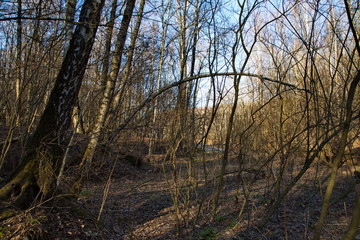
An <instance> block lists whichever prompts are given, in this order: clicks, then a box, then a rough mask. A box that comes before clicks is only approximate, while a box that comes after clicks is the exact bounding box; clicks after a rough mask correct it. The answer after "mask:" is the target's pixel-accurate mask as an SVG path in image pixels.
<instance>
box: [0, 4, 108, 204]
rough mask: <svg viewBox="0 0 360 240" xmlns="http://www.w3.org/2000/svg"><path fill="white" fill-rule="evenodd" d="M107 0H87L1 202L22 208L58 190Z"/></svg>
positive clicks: (0, 190) (1, 190)
mask: <svg viewBox="0 0 360 240" xmlns="http://www.w3.org/2000/svg"><path fill="white" fill-rule="evenodd" d="M103 4H104V0H86V1H85V2H84V4H83V7H82V10H81V13H80V22H82V23H83V24H79V25H78V26H77V27H76V30H75V33H74V36H73V38H72V40H71V41H70V45H69V51H68V52H67V53H66V56H65V58H64V60H63V63H62V66H61V68H60V71H59V73H58V76H57V79H56V82H55V86H54V88H53V90H52V92H51V95H50V98H49V100H48V102H47V105H46V108H45V110H44V112H43V114H42V116H41V118H40V122H39V124H38V126H37V128H36V130H35V132H34V134H33V136H32V137H31V138H30V139H29V141H28V143H27V145H26V154H25V156H24V158H23V159H22V163H21V165H20V167H19V168H18V169H17V171H16V172H15V173H14V174H13V175H12V176H11V178H10V180H8V181H7V183H6V184H5V185H4V186H3V187H2V188H1V189H0V199H3V200H4V199H6V200H10V199H11V201H12V202H13V204H14V205H16V206H18V207H22V208H26V207H29V206H30V204H31V203H32V202H33V201H34V200H35V198H36V197H37V196H41V198H45V199H46V198H48V197H50V196H52V195H53V193H54V192H55V190H56V189H55V187H56V176H57V174H58V171H59V168H60V165H61V156H62V155H63V149H64V147H65V146H67V143H68V138H67V130H68V128H69V126H70V124H71V114H72V110H73V106H74V103H75V100H76V97H77V95H78V93H79V89H80V86H81V82H82V79H83V76H84V73H85V69H86V65H87V62H88V59H89V56H90V52H91V49H92V46H93V43H94V39H95V34H96V31H97V26H98V24H99V21H100V15H101V9H102V6H103Z"/></svg>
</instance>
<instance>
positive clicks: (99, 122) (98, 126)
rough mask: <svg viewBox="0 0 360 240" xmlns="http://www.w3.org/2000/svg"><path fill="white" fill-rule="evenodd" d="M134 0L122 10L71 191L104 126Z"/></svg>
mask: <svg viewBox="0 0 360 240" xmlns="http://www.w3.org/2000/svg"><path fill="white" fill-rule="evenodd" d="M135 2H136V0H128V2H127V4H126V8H125V10H124V16H123V18H122V21H121V26H120V30H119V35H118V39H117V43H116V47H115V53H114V56H113V58H112V61H111V71H110V74H109V76H108V78H107V81H106V87H105V92H104V95H103V98H102V101H101V105H100V109H99V112H98V115H97V119H96V123H95V126H94V128H93V131H92V134H91V137H90V141H89V143H88V145H87V148H86V150H85V153H84V156H83V159H82V162H81V165H80V171H81V176H80V178H79V179H78V180H77V181H76V183H75V184H74V186H73V187H72V191H73V192H75V193H77V192H79V191H80V190H81V188H82V184H83V181H84V177H85V176H86V175H87V173H88V171H89V169H90V165H91V162H92V158H93V155H94V152H95V148H96V146H97V143H98V141H99V137H100V134H101V130H102V128H103V127H104V123H105V120H106V116H107V114H108V111H109V108H110V104H111V100H112V95H113V93H114V87H115V83H116V79H117V76H118V74H119V70H120V65H121V57H122V53H123V50H124V46H125V42H126V36H127V30H128V28H129V24H130V20H131V17H132V14H133V10H134V7H135Z"/></svg>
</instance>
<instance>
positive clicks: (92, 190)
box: [0, 139, 360, 240]
mask: <svg viewBox="0 0 360 240" xmlns="http://www.w3.org/2000/svg"><path fill="white" fill-rule="evenodd" d="M81 141H83V142H84V141H86V139H80V140H79V145H78V146H77V147H76V148H74V149H73V150H72V151H73V152H72V154H73V159H74V160H73V162H72V164H71V165H70V167H69V168H68V169H67V173H68V174H69V173H70V174H71V173H72V171H74V170H75V169H76V163H77V161H78V160H76V154H78V155H81V151H82V147H81V144H83V143H81ZM140 145H141V144H139V146H140ZM18 149H19V147H13V148H11V150H10V153H9V158H8V159H13V158H16V157H18V155H19V151H18ZM139 149H141V148H136V147H134V146H132V147H131V148H127V149H121V148H120V147H114V146H112V147H108V146H105V147H104V146H103V147H102V148H100V150H99V151H98V152H97V154H96V155H95V161H94V166H93V169H94V171H93V172H92V174H91V176H90V177H89V179H88V182H87V183H86V186H85V188H84V189H83V191H82V193H81V195H80V196H79V198H78V199H77V201H76V202H71V203H70V204H69V202H63V200H62V199H61V198H60V199H59V200H55V201H52V202H51V203H45V204H42V205H38V206H34V207H33V208H31V209H30V210H27V211H26V212H21V213H19V214H18V215H17V216H16V217H14V218H10V219H6V220H3V221H2V222H1V226H0V239H74V240H78V239H109V240H111V239H113V240H116V239H127V240H130V239H144V240H145V239H159V240H160V239H207V240H211V239H224V240H225V239H229V240H230V239H259V240H265V239H267V240H271V239H273V240H275V239H295V240H296V239H311V238H312V232H313V230H314V225H315V223H316V221H317V218H318V216H319V213H320V208H321V196H322V194H323V193H324V189H325V187H326V183H325V184H324V183H323V184H322V185H321V187H319V183H321V182H322V180H324V178H325V176H327V175H328V174H329V173H330V169H329V168H328V167H326V166H324V165H321V164H319V165H316V164H315V165H314V167H313V168H311V169H309V170H308V172H307V173H306V174H305V176H304V177H303V178H302V179H301V180H300V181H299V183H298V184H297V185H296V187H294V189H293V190H292V191H291V193H290V194H288V197H287V198H286V199H285V201H284V203H283V204H282V205H281V206H280V208H279V209H278V211H277V212H276V214H274V216H273V218H272V219H271V220H270V221H269V222H268V223H267V224H266V225H265V226H264V227H262V228H259V227H258V224H259V222H260V220H261V219H262V217H263V216H264V214H265V213H266V211H267V207H268V206H269V204H270V202H269V201H268V200H269V199H264V197H265V196H267V194H268V190H269V188H270V186H269V182H271V181H272V180H271V176H269V175H268V174H267V173H266V174H264V175H261V176H260V177H255V178H252V175H251V173H248V175H242V176H239V175H238V174H237V171H236V169H237V162H236V161H235V160H234V161H230V162H229V166H228V169H227V171H228V174H227V175H226V178H225V184H224V190H223V191H222V194H221V197H220V202H219V209H218V213H217V214H216V216H215V217H214V218H212V215H211V210H212V205H211V195H210V194H209V193H210V192H212V190H213V188H214V184H213V181H212V180H213V176H214V175H213V174H214V173H213V172H211V169H212V167H213V166H216V165H217V163H218V159H217V157H216V156H214V155H211V156H210V155H209V158H208V159H207V160H206V162H205V164H206V166H207V169H210V170H209V172H208V180H207V181H204V172H203V171H199V172H197V176H198V177H199V179H200V180H199V181H198V184H197V185H196V187H194V188H192V192H191V193H190V194H192V197H190V198H189V199H190V200H191V201H189V202H186V199H187V198H186V194H185V193H186V189H189V188H186V187H183V188H181V189H183V190H184V191H183V195H181V197H180V202H181V203H183V204H184V205H185V206H187V207H186V208H184V210H183V211H182V212H180V213H178V215H180V216H181V217H180V219H178V221H177V220H176V217H175V216H176V214H175V213H176V211H175V208H174V204H173V198H172V195H171V194H170V191H169V186H172V175H171V174H164V169H165V170H166V172H168V171H167V170H169V169H171V163H170V162H166V161H165V162H164V155H163V154H157V155H153V156H152V157H151V158H144V157H143V161H142V164H141V166H140V164H134V163H133V162H131V161H128V159H127V158H126V156H127V155H128V154H131V156H133V155H134V156H135V157H136V158H140V157H141V156H142V155H143V151H142V150H139ZM187 161H188V159H186V158H178V160H177V173H178V175H179V176H180V177H182V178H184V179H186V178H187V177H186V176H187V175H186V172H187V168H186V166H187ZM197 161H198V162H197V163H196V164H197V165H196V166H198V167H200V166H202V165H203V163H204V162H202V161H201V160H200V159H199V160H197ZM6 167H9V168H10V166H6ZM298 168H299V166H298V167H296V166H295V168H294V174H295V173H296V171H297V170H298ZM215 169H216V168H215ZM315 175H317V176H321V177H318V178H316V177H315ZM287 177H288V178H289V179H287V178H286V179H285V180H284V181H283V182H282V183H281V184H282V185H281V187H280V191H282V189H283V187H284V186H285V185H286V184H288V182H289V181H290V179H291V177H292V176H287ZM179 182H181V181H179ZM325 182H326V181H325ZM250 183H251V184H250ZM354 183H359V179H358V178H356V177H354V175H353V172H352V171H351V169H350V170H349V167H343V168H341V169H340V171H339V177H338V181H337V185H336V188H335V189H334V194H333V198H332V199H333V200H334V204H332V206H331V209H330V211H329V214H328V218H327V221H326V226H325V227H324V231H323V239H324V240H325V239H326V240H328V239H329V240H330V239H334V240H335V239H341V237H342V236H343V234H344V232H345V231H346V229H347V226H348V224H349V222H350V220H351V213H352V208H353V205H354V201H355V195H356V193H355V188H351V186H353V185H354ZM181 184H182V186H189V185H188V183H187V182H186V181H183V182H181ZM239 186H240V187H239ZM244 186H248V187H251V189H247V188H246V187H244ZM270 189H271V188H270ZM348 189H350V191H349V192H347V191H348ZM248 192H250V193H251V194H249V196H248V198H245V197H244V196H245V195H246V194H247V193H248ZM245 200H246V203H245V205H243V203H244V201H245ZM199 204H201V206H202V208H201V209H202V211H198V209H199ZM242 206H243V212H242V214H241V216H239V213H240V211H241V208H242ZM195 219H197V220H196V221H195ZM177 222H180V229H179V228H177V227H178V226H179V225H177ZM26 234H27V236H28V237H27V238H25V237H24V236H25V235H26ZM356 239H358V240H360V234H358V235H357V238H356Z"/></svg>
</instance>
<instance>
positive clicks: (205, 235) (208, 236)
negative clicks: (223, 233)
mask: <svg viewBox="0 0 360 240" xmlns="http://www.w3.org/2000/svg"><path fill="white" fill-rule="evenodd" d="M218 235H219V233H218V232H217V230H216V229H215V228H213V227H208V228H206V229H204V230H203V231H201V232H200V233H198V235H197V237H196V239H198V240H216V239H218Z"/></svg>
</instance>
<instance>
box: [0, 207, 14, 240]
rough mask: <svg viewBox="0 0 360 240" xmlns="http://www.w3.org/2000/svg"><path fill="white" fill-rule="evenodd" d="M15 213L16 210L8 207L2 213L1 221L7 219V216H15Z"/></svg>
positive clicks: (0, 214)
mask: <svg viewBox="0 0 360 240" xmlns="http://www.w3.org/2000/svg"><path fill="white" fill-rule="evenodd" d="M15 214H16V212H15V210H13V209H7V210H5V211H3V212H1V213H0V221H3V220H5V219H7V218H10V217H12V216H14V215H15ZM0 231H1V227H0ZM0 239H1V238H0Z"/></svg>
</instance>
